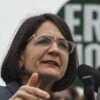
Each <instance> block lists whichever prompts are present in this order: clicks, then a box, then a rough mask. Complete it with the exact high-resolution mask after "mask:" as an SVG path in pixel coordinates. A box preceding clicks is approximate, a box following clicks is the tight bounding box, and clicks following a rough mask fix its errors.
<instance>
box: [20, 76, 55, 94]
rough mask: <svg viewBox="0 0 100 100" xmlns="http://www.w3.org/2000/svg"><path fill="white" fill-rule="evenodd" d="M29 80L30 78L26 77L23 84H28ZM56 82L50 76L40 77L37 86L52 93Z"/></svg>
mask: <svg viewBox="0 0 100 100" xmlns="http://www.w3.org/2000/svg"><path fill="white" fill-rule="evenodd" d="M29 78H30V76H27V75H26V76H24V78H23V80H22V83H23V84H27V82H28V80H29ZM54 82H55V79H53V78H52V77H50V76H45V75H39V76H38V81H37V84H36V85H35V86H36V87H38V88H40V89H42V90H45V91H47V92H49V93H50V92H51V89H52V86H53V84H54Z"/></svg>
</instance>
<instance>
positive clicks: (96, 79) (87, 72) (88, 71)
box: [77, 64, 100, 92]
mask: <svg viewBox="0 0 100 100" xmlns="http://www.w3.org/2000/svg"><path fill="white" fill-rule="evenodd" d="M77 75H78V77H79V78H80V79H81V80H82V81H83V77H85V76H91V77H92V78H93V84H94V91H95V92H97V91H98V88H99V87H100V71H98V70H96V69H94V68H92V67H91V66H89V65H86V64H82V65H80V66H79V67H78V69H77Z"/></svg>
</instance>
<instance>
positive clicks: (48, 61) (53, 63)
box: [42, 60, 60, 67]
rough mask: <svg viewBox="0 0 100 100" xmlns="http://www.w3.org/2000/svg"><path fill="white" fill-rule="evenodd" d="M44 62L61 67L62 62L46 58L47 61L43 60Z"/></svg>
mask: <svg viewBox="0 0 100 100" xmlns="http://www.w3.org/2000/svg"><path fill="white" fill-rule="evenodd" d="M42 63H45V64H52V65H55V66H56V67H60V64H59V63H58V62H56V61H54V60H45V61H42Z"/></svg>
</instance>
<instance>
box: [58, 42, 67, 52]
mask: <svg viewBox="0 0 100 100" xmlns="http://www.w3.org/2000/svg"><path fill="white" fill-rule="evenodd" d="M59 47H60V48H61V49H63V50H66V51H68V45H67V44H66V43H65V42H64V41H60V42H59Z"/></svg>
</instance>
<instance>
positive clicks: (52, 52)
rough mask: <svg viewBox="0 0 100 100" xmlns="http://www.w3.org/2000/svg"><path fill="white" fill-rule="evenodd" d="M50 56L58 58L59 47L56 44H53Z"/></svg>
mask: <svg viewBox="0 0 100 100" xmlns="http://www.w3.org/2000/svg"><path fill="white" fill-rule="evenodd" d="M48 52H49V54H51V55H53V56H58V55H59V48H58V46H57V43H56V42H53V43H52V44H51V46H50V48H49V50H48Z"/></svg>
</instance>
